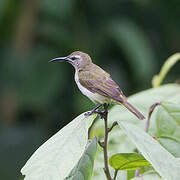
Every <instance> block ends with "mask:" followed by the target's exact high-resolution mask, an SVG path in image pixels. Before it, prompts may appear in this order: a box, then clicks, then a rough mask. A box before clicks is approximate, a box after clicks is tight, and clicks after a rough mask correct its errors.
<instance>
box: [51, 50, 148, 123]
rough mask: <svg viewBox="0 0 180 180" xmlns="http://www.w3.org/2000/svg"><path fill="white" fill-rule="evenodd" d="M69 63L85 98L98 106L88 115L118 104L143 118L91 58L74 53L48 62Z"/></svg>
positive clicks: (78, 52)
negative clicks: (105, 105)
mask: <svg viewBox="0 0 180 180" xmlns="http://www.w3.org/2000/svg"><path fill="white" fill-rule="evenodd" d="M56 61H59V62H62V61H66V62H68V63H70V64H71V65H72V66H73V67H74V69H75V78H74V79H75V82H76V84H77V86H78V88H79V89H80V91H81V92H82V94H84V95H85V96H87V97H88V98H89V99H90V100H91V101H92V102H93V103H95V104H98V106H97V107H96V108H94V109H93V110H92V111H91V112H89V115H91V114H92V113H94V112H95V110H97V109H98V108H100V107H101V106H102V105H104V104H120V105H123V106H125V107H126V108H127V109H128V110H129V111H130V112H132V113H133V114H134V115H135V116H136V117H137V118H138V119H140V120H143V119H145V117H144V116H143V114H142V113H140V112H139V111H138V110H137V109H136V108H135V107H134V106H133V105H131V104H130V103H129V102H128V101H127V98H126V96H125V95H124V94H123V92H122V90H121V89H120V87H119V86H118V85H117V84H116V82H115V81H113V79H112V78H111V76H110V74H109V73H107V72H106V71H104V70H103V69H102V68H101V67H99V66H97V65H96V64H94V63H93V62H92V59H91V57H90V56H89V55H88V54H87V53H84V52H81V51H74V52H72V53H71V54H70V55H68V56H65V57H57V58H54V59H52V60H50V61H49V62H56Z"/></svg>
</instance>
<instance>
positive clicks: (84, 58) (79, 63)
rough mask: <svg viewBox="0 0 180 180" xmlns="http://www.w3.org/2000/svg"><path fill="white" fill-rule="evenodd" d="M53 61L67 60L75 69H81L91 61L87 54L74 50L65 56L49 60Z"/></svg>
mask: <svg viewBox="0 0 180 180" xmlns="http://www.w3.org/2000/svg"><path fill="white" fill-rule="evenodd" d="M55 61H66V62H69V63H70V64H72V65H73V66H74V68H75V69H77V70H80V69H83V68H85V67H86V66H87V65H89V64H91V63H92V60H91V57H90V56H89V55H88V54H86V53H84V52H81V51H75V52H73V53H71V54H70V55H68V56H66V57H58V58H55V59H52V60H50V62H55Z"/></svg>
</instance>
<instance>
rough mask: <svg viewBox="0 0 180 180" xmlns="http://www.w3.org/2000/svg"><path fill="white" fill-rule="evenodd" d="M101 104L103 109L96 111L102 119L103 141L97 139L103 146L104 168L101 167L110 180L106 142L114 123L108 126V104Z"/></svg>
mask: <svg viewBox="0 0 180 180" xmlns="http://www.w3.org/2000/svg"><path fill="white" fill-rule="evenodd" d="M103 106H104V111H98V114H99V115H100V116H101V118H103V119H104V142H101V141H98V143H99V145H100V146H101V147H102V148H103V152H104V168H103V169H104V173H105V175H106V178H107V179H108V180H112V178H111V175H110V172H109V166H108V154H107V144H108V133H109V132H110V131H111V130H112V129H113V127H114V126H115V124H116V123H113V124H114V125H112V126H111V128H108V109H107V108H108V104H104V105H103ZM116 125H117V124H116Z"/></svg>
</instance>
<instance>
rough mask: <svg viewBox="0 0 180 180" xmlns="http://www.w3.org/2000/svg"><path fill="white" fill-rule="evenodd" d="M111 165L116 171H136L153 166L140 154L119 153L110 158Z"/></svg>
mask: <svg viewBox="0 0 180 180" xmlns="http://www.w3.org/2000/svg"><path fill="white" fill-rule="evenodd" d="M109 164H110V165H111V166H112V167H113V168H114V169H115V170H136V169H140V168H141V167H144V166H151V164H150V163H149V162H148V161H147V160H146V159H145V158H144V157H143V156H142V155H141V154H138V153H118V154H115V155H113V156H111V157H110V159H109Z"/></svg>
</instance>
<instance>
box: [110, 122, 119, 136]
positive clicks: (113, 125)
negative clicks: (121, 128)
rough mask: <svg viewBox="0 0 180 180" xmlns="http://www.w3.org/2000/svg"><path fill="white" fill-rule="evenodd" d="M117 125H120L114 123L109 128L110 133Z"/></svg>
mask: <svg viewBox="0 0 180 180" xmlns="http://www.w3.org/2000/svg"><path fill="white" fill-rule="evenodd" d="M117 125H118V123H117V121H115V122H113V124H112V126H111V127H110V128H108V133H109V132H110V131H111V130H112V129H113V128H114V127H115V126H117Z"/></svg>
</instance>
